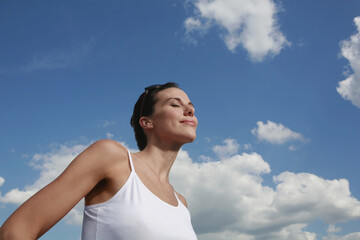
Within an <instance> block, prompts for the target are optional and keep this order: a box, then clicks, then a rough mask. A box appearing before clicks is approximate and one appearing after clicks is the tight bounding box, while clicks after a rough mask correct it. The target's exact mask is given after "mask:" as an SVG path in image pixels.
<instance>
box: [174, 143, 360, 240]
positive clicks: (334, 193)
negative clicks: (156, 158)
mask: <svg viewBox="0 0 360 240" xmlns="http://www.w3.org/2000/svg"><path fill="white" fill-rule="evenodd" d="M234 145H235V146H236V145H238V143H237V142H236V140H234V139H227V140H226V141H225V144H224V145H219V146H214V147H213V150H217V149H222V150H223V151H221V152H217V154H218V160H216V161H210V162H200V163H198V162H194V161H193V160H192V159H191V158H190V156H189V155H188V153H187V152H186V151H181V152H180V153H179V156H178V159H177V160H176V161H175V164H174V167H173V170H172V174H171V179H172V182H173V184H174V186H175V187H176V189H177V190H178V191H179V192H181V193H183V194H184V195H185V196H186V197H187V200H188V203H189V208H190V211H191V214H192V221H193V224H194V228H195V229H196V231H197V233H198V236H199V239H200V240H215V239H216V240H233V239H244V240H247V239H249V240H263V239H267V240H290V239H291V240H311V239H314V240H315V239H317V236H316V233H313V232H308V231H307V230H306V228H307V226H308V225H309V224H310V223H312V222H313V221H317V220H322V221H323V222H325V223H327V224H330V225H332V226H335V224H336V223H339V222H346V221H350V220H354V219H359V218H360V202H359V201H358V200H357V199H356V198H354V197H353V196H352V195H351V192H350V189H349V182H348V181H347V180H346V179H334V180H328V179H324V178H321V177H319V176H316V175H314V174H311V173H293V172H288V171H286V172H283V173H281V174H279V175H277V176H274V177H273V181H274V184H275V188H271V187H269V186H266V185H265V184H264V183H263V178H262V177H261V176H262V175H264V174H269V173H270V171H271V170H270V166H269V164H268V163H267V162H266V161H264V159H263V158H262V157H261V155H259V154H257V153H250V154H249V153H241V154H238V153H236V152H234V147H233V146H234ZM225 149H228V150H229V152H228V154H225V153H224V151H225ZM215 152H216V151H215ZM331 234H332V235H333V233H331ZM351 234H352V235H351ZM351 234H350V235H347V237H346V238H343V239H349V238H350V237H351V236H358V234H360V233H351ZM329 236H330V235H329ZM342 237H345V236H342ZM329 239H330V238H329ZM338 239H342V238H338Z"/></svg>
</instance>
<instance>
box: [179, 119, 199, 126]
mask: <svg viewBox="0 0 360 240" xmlns="http://www.w3.org/2000/svg"><path fill="white" fill-rule="evenodd" d="M180 122H181V123H184V124H188V125H190V126H194V127H195V126H196V123H195V121H191V120H184V121H180Z"/></svg>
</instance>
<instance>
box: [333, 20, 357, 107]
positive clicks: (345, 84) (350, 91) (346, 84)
mask: <svg viewBox="0 0 360 240" xmlns="http://www.w3.org/2000/svg"><path fill="white" fill-rule="evenodd" d="M354 23H355V26H356V28H357V33H356V34H354V35H353V36H351V37H350V39H348V40H344V41H342V42H341V43H340V46H341V55H342V56H343V57H344V58H346V59H347V60H348V61H349V65H350V68H351V69H352V71H353V74H352V75H348V78H347V79H345V80H343V81H341V82H339V85H338V87H337V88H336V90H337V92H338V93H339V94H340V95H341V96H342V97H343V98H344V99H346V100H349V101H351V102H352V104H354V105H355V106H356V107H358V108H360V16H359V17H356V18H355V19H354Z"/></svg>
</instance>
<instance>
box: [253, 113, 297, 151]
mask: <svg viewBox="0 0 360 240" xmlns="http://www.w3.org/2000/svg"><path fill="white" fill-rule="evenodd" d="M256 124H257V127H255V128H254V129H252V130H251V133H252V134H253V135H254V136H256V137H257V138H258V139H259V140H261V141H267V142H270V143H272V144H283V143H285V142H288V141H292V140H302V141H303V140H304V137H303V136H302V135H301V134H300V133H297V132H294V131H292V130H290V129H289V128H287V127H285V126H284V125H282V124H281V123H274V122H272V121H270V120H268V121H267V123H263V122H262V121H258V122H257V123H256ZM290 150H294V146H293V147H291V148H290Z"/></svg>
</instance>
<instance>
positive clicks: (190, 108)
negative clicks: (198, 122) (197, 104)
mask: <svg viewBox="0 0 360 240" xmlns="http://www.w3.org/2000/svg"><path fill="white" fill-rule="evenodd" d="M194 113H195V109H194V107H193V106H187V107H186V108H185V110H184V115H185V116H190V117H193V116H194Z"/></svg>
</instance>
